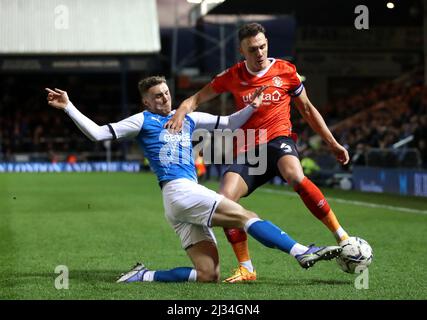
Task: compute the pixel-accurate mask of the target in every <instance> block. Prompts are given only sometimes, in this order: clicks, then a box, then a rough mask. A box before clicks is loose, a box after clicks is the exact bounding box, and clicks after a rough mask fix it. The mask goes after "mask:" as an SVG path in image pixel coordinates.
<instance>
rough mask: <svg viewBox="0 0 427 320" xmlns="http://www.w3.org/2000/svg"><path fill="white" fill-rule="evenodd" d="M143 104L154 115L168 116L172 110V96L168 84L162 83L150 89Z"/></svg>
mask: <svg viewBox="0 0 427 320" xmlns="http://www.w3.org/2000/svg"><path fill="white" fill-rule="evenodd" d="M142 102H143V103H144V105H146V106H147V108H148V110H149V111H150V112H152V113H157V114H161V115H163V116H166V115H168V114H169V113H170V112H171V110H172V102H171V96H170V93H169V88H168V85H167V84H166V83H161V84H158V85H156V86H153V87H151V88H150V89H148V91H147V93H146V94H145V95H144V97H143V99H142Z"/></svg>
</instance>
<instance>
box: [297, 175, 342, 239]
mask: <svg viewBox="0 0 427 320" xmlns="http://www.w3.org/2000/svg"><path fill="white" fill-rule="evenodd" d="M294 190H295V191H296V192H297V193H298V194H299V195H300V197H301V200H302V201H303V202H304V204H305V205H306V207H307V208H308V209H309V210H310V212H311V213H312V214H313V215H314V216H315V217H316V218H317V219H319V220H320V221H322V222H323V224H324V225H325V226H327V227H328V229H329V230H331V231H332V233H333V234H334V236H335V238H336V239H337V241H338V242H340V241H342V240H345V239H347V238H348V234H347V232H345V231H344V229H343V228H342V227H341V226H340V224H339V222H338V220H337V217H336V216H335V214H334V212H333V211H332V209H331V208H330V206H329V204H328V202H327V201H326V199H325V196H324V195H323V193H322V191H320V189H319V188H318V187H317V186H316V185H315V184H314V183H313V182H311V180H310V179H308V178H307V177H304V179H303V180H302V181H301V183H300V184H298V185H295V186H294Z"/></svg>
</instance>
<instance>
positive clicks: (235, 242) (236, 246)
mask: <svg viewBox="0 0 427 320" xmlns="http://www.w3.org/2000/svg"><path fill="white" fill-rule="evenodd" d="M224 233H225V235H226V237H227V239H228V241H229V242H230V244H231V246H232V247H233V251H234V254H235V255H236V258H237V260H238V261H239V263H240V264H241V265H244V266H246V267H247V268H249V269H252V268H253V266H252V262H251V258H250V255H249V247H248V236H247V234H246V232H245V231H244V230H243V229H226V228H224Z"/></svg>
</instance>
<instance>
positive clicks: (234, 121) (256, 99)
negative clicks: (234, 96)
mask: <svg viewBox="0 0 427 320" xmlns="http://www.w3.org/2000/svg"><path fill="white" fill-rule="evenodd" d="M265 88H266V87H264V86H263V87H260V88H258V89H257V90H256V91H255V92H254V94H253V95H252V97H251V100H250V102H249V104H248V105H247V106H246V107H245V108H243V109H241V110H239V111H237V112H235V113H233V114H231V115H229V116H214V115H212V114H209V113H204V112H194V113H192V114H191V115H190V116H192V117H193V118H194V117H195V118H196V119H195V120H196V127H197V128H203V129H206V130H208V131H212V130H214V129H231V130H234V129H237V128H240V127H241V126H242V125H244V124H245V122H246V121H248V120H249V118H250V117H251V116H252V113H253V112H254V111H255V110H256V109H258V108H259V107H260V106H261V104H262V100H263V95H264V94H263V91H264V90H265Z"/></svg>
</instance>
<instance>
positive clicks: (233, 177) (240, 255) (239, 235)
mask: <svg viewBox="0 0 427 320" xmlns="http://www.w3.org/2000/svg"><path fill="white" fill-rule="evenodd" d="M247 192H248V186H247V185H246V183H245V181H244V180H243V179H242V177H241V176H240V175H238V174H237V173H234V172H227V173H226V174H225V175H224V178H223V181H222V184H221V190H220V194H222V195H224V196H225V197H226V198H228V199H230V200H233V201H235V202H238V201H239V199H240V198H241V197H242V196H244V195H245V194H246V193H247ZM224 233H225V236H226V237H227V240H228V242H229V243H230V244H231V247H232V248H233V251H234V254H235V255H236V258H237V260H238V261H239V267H238V268H237V269H236V270H235V271H234V273H233V275H232V276H231V277H228V278H227V279H225V280H224V281H225V282H231V283H234V282H239V281H253V280H256V271H255V269H254V266H253V264H252V260H251V258H250V254H249V246H248V240H247V235H246V232H245V231H244V230H243V229H234V228H232V229H229V228H224Z"/></svg>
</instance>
